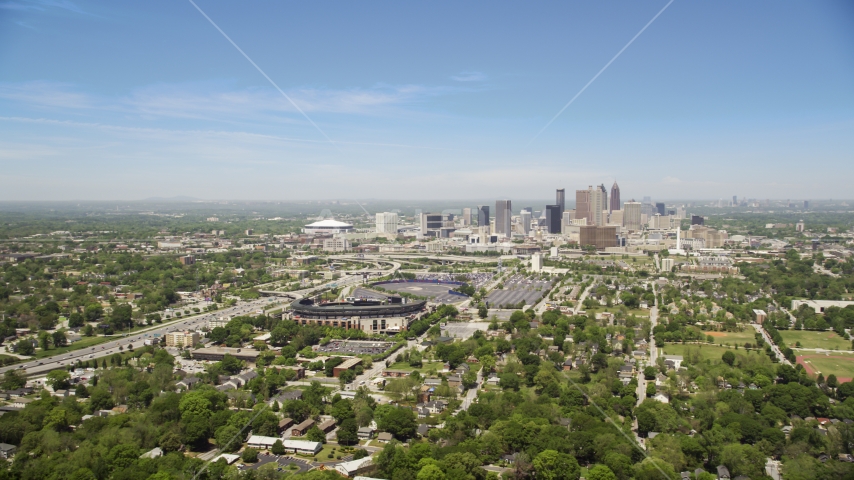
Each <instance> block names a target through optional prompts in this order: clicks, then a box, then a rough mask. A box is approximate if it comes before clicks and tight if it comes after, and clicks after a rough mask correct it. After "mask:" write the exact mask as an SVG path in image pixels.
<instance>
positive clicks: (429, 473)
mask: <svg viewBox="0 0 854 480" xmlns="http://www.w3.org/2000/svg"><path fill="white" fill-rule="evenodd" d="M415 478H416V480H446V478H447V477H446V476H445V472H443V471H442V469H441V468H439V466H438V465H436V464H433V463H428V464H427V465H424V466H423V467H421V470H419V471H418V476H416V477H415Z"/></svg>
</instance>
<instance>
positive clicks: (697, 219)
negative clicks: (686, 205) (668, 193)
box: [691, 215, 706, 225]
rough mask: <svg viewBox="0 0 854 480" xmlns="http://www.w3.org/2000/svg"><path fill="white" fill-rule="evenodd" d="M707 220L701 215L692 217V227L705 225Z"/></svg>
mask: <svg viewBox="0 0 854 480" xmlns="http://www.w3.org/2000/svg"><path fill="white" fill-rule="evenodd" d="M705 224H706V219H705V218H703V217H701V216H699V215H691V225H705Z"/></svg>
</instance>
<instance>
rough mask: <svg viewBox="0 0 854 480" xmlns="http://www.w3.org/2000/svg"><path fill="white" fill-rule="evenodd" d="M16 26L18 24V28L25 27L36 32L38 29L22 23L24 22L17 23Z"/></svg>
mask: <svg viewBox="0 0 854 480" xmlns="http://www.w3.org/2000/svg"><path fill="white" fill-rule="evenodd" d="M15 24H16V25H18V26H21V27H24V28H29V29H30V30H35V29H36V27H34V26H32V25H29V24H28V23H26V22H22V21H17V22H15Z"/></svg>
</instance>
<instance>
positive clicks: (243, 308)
mask: <svg viewBox="0 0 854 480" xmlns="http://www.w3.org/2000/svg"><path fill="white" fill-rule="evenodd" d="M360 280H361V279H360V278H358V277H348V278H344V279H339V280H338V281H333V282H329V283H326V284H323V285H319V286H317V287H313V288H309V289H306V290H299V291H295V292H291V293H294V294H297V295H299V296H305V295H310V294H312V293H314V292H316V291H318V290H322V289H324V288H327V287H329V286H331V285H338V286H340V285H342V284H347V283H354V282H357V281H360ZM275 302H276V299H273V298H259V299H257V300H252V301H248V302H241V303H238V304H237V305H235V306H233V307H228V308H224V309H222V310H217V311H215V312H208V313H202V314H199V315H195V316H191V317H186V318H181V319H176V320H174V321H169V322H164V323H163V324H160V325H155V326H152V327H149V328H146V329H143V330H139V331H136V332H134V333H132V334H130V335H128V336H119V335H115V336H114V338H115V339H114V340H110V341H108V342H105V343H102V344H99V345H96V346H94V347H89V348H83V349H79V350H74V351H71V352H66V353H62V354H59V355H54V356H50V357H45V358H41V359H38V360H35V359H34V360H29V361H26V362H24V363H20V364H16V365H10V366H8V367H4V368H0V374H2V373H4V372H5V371H7V370H18V371H20V372H23V373H25V374H26V375H28V376H38V375H43V374H47V372H49V371H51V370H56V369H58V368H65V367H66V366H67V365H69V364H74V363H76V362H77V361H78V360H79V361H81V362H82V361H86V360H92V359H96V358H102V357H108V356H110V355H112V354H114V353H120V352H122V351H124V350H126V349H127V348H128V347H130V346H133V348H141V347H143V346H144V342H145V340H147V339H152V338H154V335H155V334H159V336H160V337H163V336H164V335H166V334H167V333H169V332H174V331H182V330H197V329H200V328H202V327H204V326H205V325H207V322H208V320H211V319H214V318H218V317H233V316H241V315H257V313H255V312H257V311H259V310H262V309H263V307H265V306H269V305H271V304H275ZM120 347H121V348H120Z"/></svg>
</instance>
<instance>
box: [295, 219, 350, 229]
mask: <svg viewBox="0 0 854 480" xmlns="http://www.w3.org/2000/svg"><path fill="white" fill-rule="evenodd" d="M306 227H311V228H347V227H351V228H352V227H353V225H350V224H349V223H344V222H339V221H338V220H331V219H330V220H321V221H319V222H314V223H312V224H310V225H306Z"/></svg>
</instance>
